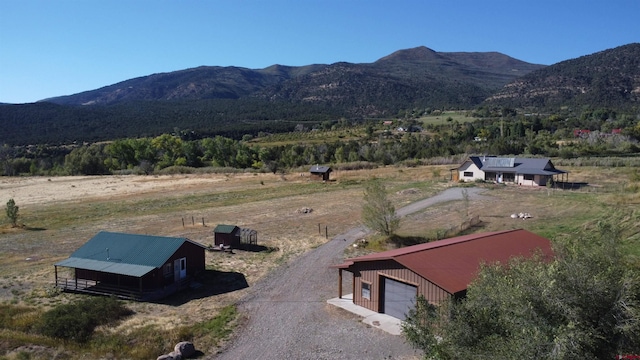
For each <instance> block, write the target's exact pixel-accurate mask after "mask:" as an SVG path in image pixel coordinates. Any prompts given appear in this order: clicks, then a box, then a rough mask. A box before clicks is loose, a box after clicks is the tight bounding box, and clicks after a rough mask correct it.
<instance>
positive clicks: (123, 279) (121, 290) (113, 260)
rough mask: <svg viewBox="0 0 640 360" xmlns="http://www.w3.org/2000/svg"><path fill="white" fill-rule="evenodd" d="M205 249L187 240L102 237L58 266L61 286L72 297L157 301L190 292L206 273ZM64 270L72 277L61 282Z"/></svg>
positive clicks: (121, 235)
mask: <svg viewBox="0 0 640 360" xmlns="http://www.w3.org/2000/svg"><path fill="white" fill-rule="evenodd" d="M205 249H206V247H205V246H204V245H201V244H199V243H197V242H194V241H191V240H189V239H186V238H174V237H162V236H151V235H138V234H125V233H115V232H107V231H101V232H99V233H98V234H96V235H95V236H94V237H93V238H91V239H89V241H87V242H86V243H85V244H84V245H82V246H81V247H80V248H78V249H77V250H76V251H74V252H73V253H72V254H71V256H69V258H68V259H65V260H62V261H59V262H57V263H56V264H54V266H55V281H56V286H57V287H59V288H61V289H63V290H65V291H70V292H80V293H90V294H100V295H113V296H117V297H119V298H124V299H133V300H139V301H149V300H157V299H160V298H163V297H166V296H168V295H170V294H172V293H175V292H177V291H180V290H182V289H184V288H187V287H188V286H189V283H190V281H191V280H192V279H193V277H194V276H196V275H197V274H199V273H200V272H202V271H204V269H205V260H204V259H205ZM59 267H61V268H68V269H70V270H71V271H70V272H69V275H68V276H69V277H64V276H59V275H60V274H59V269H58V268H59Z"/></svg>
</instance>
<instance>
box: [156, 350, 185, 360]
mask: <svg viewBox="0 0 640 360" xmlns="http://www.w3.org/2000/svg"><path fill="white" fill-rule="evenodd" d="M156 360H182V355H180V353H179V352H175V351H172V352H170V353H168V354H164V355H160V356H158V357H157V358H156Z"/></svg>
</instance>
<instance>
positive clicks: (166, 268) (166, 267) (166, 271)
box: [164, 263, 173, 277]
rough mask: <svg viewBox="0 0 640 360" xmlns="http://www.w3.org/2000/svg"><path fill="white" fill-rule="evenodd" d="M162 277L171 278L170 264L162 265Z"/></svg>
mask: <svg viewBox="0 0 640 360" xmlns="http://www.w3.org/2000/svg"><path fill="white" fill-rule="evenodd" d="M164 276H165V277H170V276H173V271H171V263H166V264H164Z"/></svg>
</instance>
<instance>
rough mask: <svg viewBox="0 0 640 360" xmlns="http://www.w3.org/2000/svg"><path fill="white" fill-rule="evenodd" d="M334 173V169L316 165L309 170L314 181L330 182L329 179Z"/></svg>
mask: <svg viewBox="0 0 640 360" xmlns="http://www.w3.org/2000/svg"><path fill="white" fill-rule="evenodd" d="M332 171H333V169H331V168H330V167H328V166H320V165H314V166H312V167H311V169H310V170H309V172H310V173H311V178H312V179H315V180H322V181H329V177H330V175H331V172H332Z"/></svg>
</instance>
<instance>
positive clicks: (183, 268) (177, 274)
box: [173, 258, 187, 281]
mask: <svg viewBox="0 0 640 360" xmlns="http://www.w3.org/2000/svg"><path fill="white" fill-rule="evenodd" d="M186 277H187V258H180V259H176V260H175V261H174V262H173V281H180V280H181V279H184V278H186Z"/></svg>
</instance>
